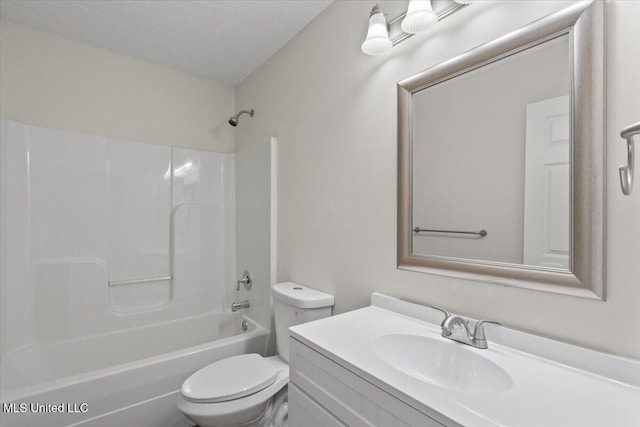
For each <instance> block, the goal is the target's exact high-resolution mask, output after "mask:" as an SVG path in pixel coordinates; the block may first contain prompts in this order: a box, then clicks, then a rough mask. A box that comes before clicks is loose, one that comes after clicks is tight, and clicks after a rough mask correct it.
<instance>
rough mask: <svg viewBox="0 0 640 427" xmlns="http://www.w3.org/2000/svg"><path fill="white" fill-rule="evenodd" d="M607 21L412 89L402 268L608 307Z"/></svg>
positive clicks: (478, 56)
mask: <svg viewBox="0 0 640 427" xmlns="http://www.w3.org/2000/svg"><path fill="white" fill-rule="evenodd" d="M603 13H604V10H603V5H602V4H601V2H593V3H588V2H587V3H580V4H577V5H574V6H572V7H570V8H568V9H565V10H562V11H560V12H558V13H555V14H552V15H549V16H547V17H545V18H543V19H540V20H538V21H535V22H533V23H531V24H529V25H527V26H525V27H523V28H521V29H520V30H518V31H516V32H514V33H512V34H509V35H507V36H504V37H501V38H499V39H497V40H494V41H492V42H489V43H487V44H485V45H482V46H480V47H478V48H475V49H473V50H471V51H469V52H466V53H464V54H462V55H460V56H458V57H456V58H453V59H451V60H449V61H446V62H444V63H442V64H439V65H436V66H435V67H432V68H430V69H428V70H425V71H423V72H421V73H419V74H417V75H415V76H412V77H410V78H408V79H406V80H403V81H402V82H400V83H399V84H398V147H399V151H398V153H399V157H398V161H399V163H398V165H399V187H398V190H399V199H398V266H399V268H404V269H411V270H417V271H423V272H428V273H436V274H444V275H449V276H455V277H463V278H470V279H475V280H478V279H479V280H483V281H489V282H492V283H499V284H504V285H510V286H518V287H526V288H530V289H537V290H544V291H550V292H557V293H564V294H570V295H576V296H582V297H587V298H599V299H604V249H605V248H604V225H605V224H604V208H605V206H604V61H603V52H604V20H603Z"/></svg>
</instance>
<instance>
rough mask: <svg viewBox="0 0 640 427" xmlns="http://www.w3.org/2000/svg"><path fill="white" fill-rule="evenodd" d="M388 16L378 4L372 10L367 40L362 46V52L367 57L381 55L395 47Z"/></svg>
mask: <svg viewBox="0 0 640 427" xmlns="http://www.w3.org/2000/svg"><path fill="white" fill-rule="evenodd" d="M386 15H387V14H386V13H384V10H383V9H382V7H380V5H379V4H377V3H376V5H375V6H373V9H371V14H370V15H369V30H368V31H367V38H366V40H365V41H364V43H362V46H361V49H362V51H363V52H364V53H366V54H367V55H380V54H381V53H385V52H386V51H388V50H389V49H391V48H392V47H393V43H391V39H389V27H388V25H387V18H386Z"/></svg>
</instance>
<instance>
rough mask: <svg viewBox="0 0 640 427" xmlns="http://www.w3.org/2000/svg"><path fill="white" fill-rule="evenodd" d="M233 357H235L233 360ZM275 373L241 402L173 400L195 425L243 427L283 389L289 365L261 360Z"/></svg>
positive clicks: (241, 399) (271, 360)
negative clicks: (273, 378) (264, 384)
mask: <svg viewBox="0 0 640 427" xmlns="http://www.w3.org/2000/svg"><path fill="white" fill-rule="evenodd" d="M234 357H235V356H234ZM263 360H264V361H265V362H267V363H269V364H271V365H272V366H273V367H274V368H275V369H276V371H277V378H276V380H275V382H274V383H273V384H271V385H269V386H267V387H265V388H264V389H262V390H260V391H257V392H255V393H253V394H251V395H248V396H245V397H243V398H239V399H234V400H228V401H226V402H217V403H196V402H191V401H189V400H187V399H186V398H185V397H184V395H183V394H182V393H180V395H179V396H178V398H177V402H176V403H177V405H178V409H180V410H181V411H182V412H183V413H184V414H186V415H187V416H188V417H189V418H190V419H191V420H192V421H194V422H196V423H198V424H199V425H207V426H210V425H245V424H246V423H250V422H251V421H252V420H255V419H256V418H257V417H259V416H260V415H261V414H262V413H264V411H265V410H266V408H267V406H268V405H269V402H270V401H271V398H272V397H274V396H275V395H276V394H277V393H278V392H279V391H280V390H282V389H283V388H284V387H286V386H287V383H288V382H289V365H287V364H286V363H285V362H283V361H282V360H281V359H280V358H279V357H278V356H271V357H267V358H263Z"/></svg>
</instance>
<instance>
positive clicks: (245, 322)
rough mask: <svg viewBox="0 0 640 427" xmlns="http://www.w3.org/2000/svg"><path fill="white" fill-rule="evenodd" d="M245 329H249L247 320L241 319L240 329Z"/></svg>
mask: <svg viewBox="0 0 640 427" xmlns="http://www.w3.org/2000/svg"><path fill="white" fill-rule="evenodd" d="M247 329H249V322H247V321H246V320H243V321H242V330H243V331H246V330H247Z"/></svg>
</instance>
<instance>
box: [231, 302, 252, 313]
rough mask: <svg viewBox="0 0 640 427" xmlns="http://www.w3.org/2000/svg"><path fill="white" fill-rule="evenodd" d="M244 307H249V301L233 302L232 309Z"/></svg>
mask: <svg viewBox="0 0 640 427" xmlns="http://www.w3.org/2000/svg"><path fill="white" fill-rule="evenodd" d="M242 308H249V301H246V300H245V301H240V302H233V303H231V311H238V310H240V309H242Z"/></svg>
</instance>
